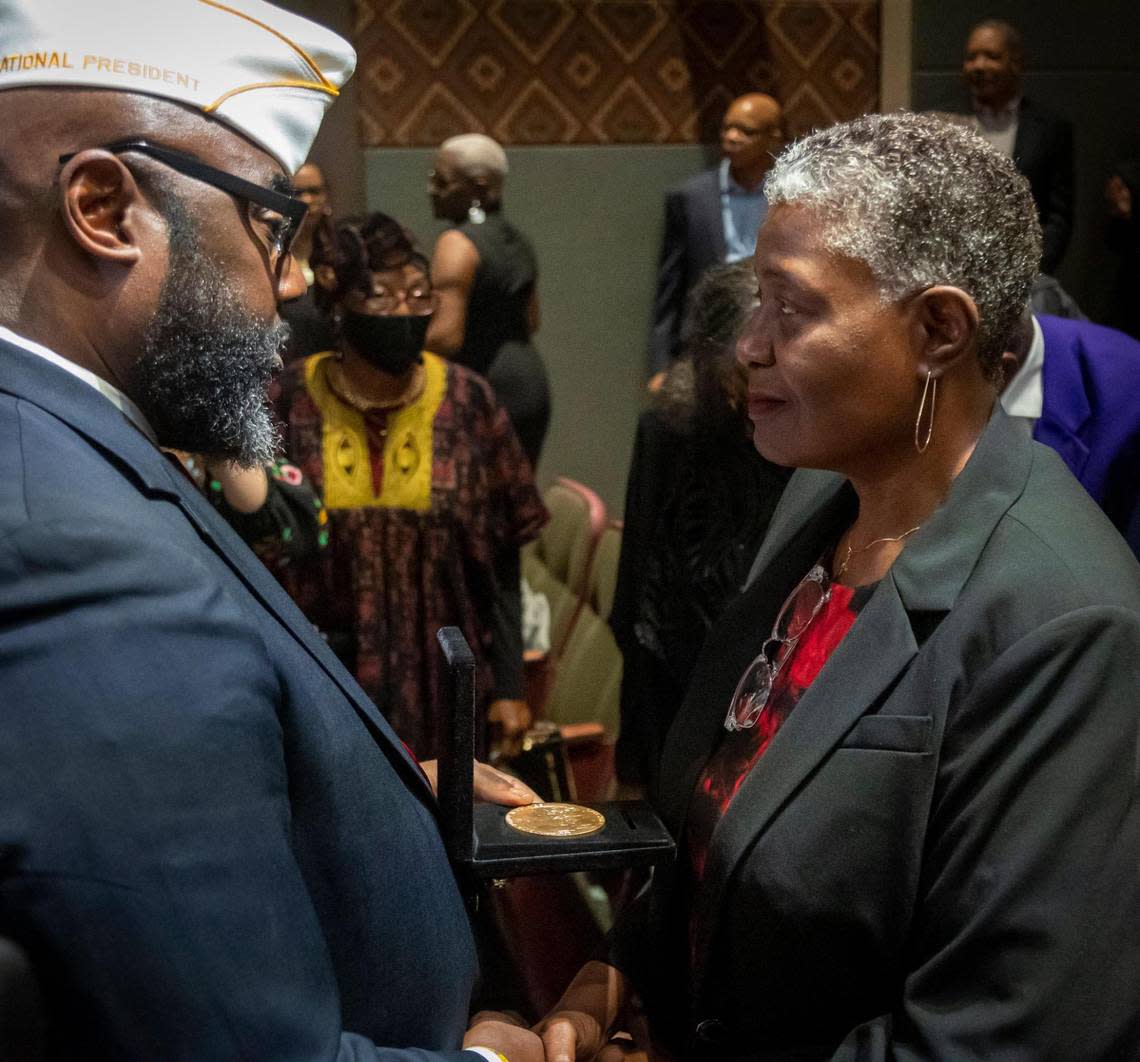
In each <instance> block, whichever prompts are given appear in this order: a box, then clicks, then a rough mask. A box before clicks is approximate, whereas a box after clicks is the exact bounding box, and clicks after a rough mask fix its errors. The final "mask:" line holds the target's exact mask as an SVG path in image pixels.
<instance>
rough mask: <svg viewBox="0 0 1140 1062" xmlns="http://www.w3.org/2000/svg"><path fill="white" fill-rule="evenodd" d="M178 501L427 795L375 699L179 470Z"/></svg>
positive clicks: (420, 776) (174, 482) (174, 476)
mask: <svg viewBox="0 0 1140 1062" xmlns="http://www.w3.org/2000/svg"><path fill="white" fill-rule="evenodd" d="M169 473H170V480H171V485H172V486H173V488H174V490H175V492H176V495H177V496H176V498H175V502H176V504H177V505H178V507H179V509H181V510H182V513H183V515H184V516H185V517H186V519H188V520H189V521H190V522H191V523H192V524H193V525H194V528H195V530H196V531H197V532H198V534H199V535H200V536H201V537H202V538H203V539H204V540H205V542H206V544H207V545H209V546H210V548H211V549H212V550H213V551H214V552H215V553H216V554H217V555H218V556H219V557H220V558H221V559H222V560H223V561H225V563H226V564H227V565H228V566H229V568H230V569H231V570H232V571H233V572H234V574H235V575H236V576H237V577H238V578H239V579H240V580H241V581H242V583H244V584H245V587H246V589H247V590H249V592H250V593H251V594H252V595H253V596H254V597H255V598H256V599H257V601H258V602H259V603H260V604H261V605H262V606H263V607H264V608H265V609H266V610H267V611H268V612H269V613H270V614H272V616H273V617H274V619H276V620H277V622H278V623H280V624H281V626H282V627H284V628H285V630H286V631H287V632H288V633H289V634H290V635H291V636H292V637H293V639H294V640H295V641H296V642H297V643H298V644H299V645H300V646H301V647H302V648H303V649H304V650H305V651H306V652H308V653H309V655H310V656H311V657H313V659H314V660H315V661H316V662H317V664H319V665H320V667H321V669H322V670H323V671H324V672H325V674H326V675H327V676H328V677H329V678H330V679H331V680H332V681H333V682H334V683H335V684H336V685H337V687H339V689H340V690H341V692H342V693H343V694H344V695H345V697H347V698H348V700H349V702H350V703H351V704H352V706H353V708H354V709H355V711H356V713H357V715H359V716H360V717H361V720H362V721H363V722H364V724H365V726H366V727H367V728H368V730H369V732H371V733H372V735H373V737H374V738H377V739H378V740H379V741H380V742H381V744H382V745H384V746H386V747H387V748H389V749H390V750H391V751H392V752H393V753H394V754H395V756H396V757H398V759H399V761H400V762H401V764H402V767H403V769H404V773H405V774H406V775H407V776H408V777H414V778H415V780H416V781H415V785H416V786H418V787H419V788H420V789H421V790H422V789H424V788H426V787H427V782H426V779H425V778H424V774H423V771H422V770H420V768H419V766H418V765H417V764H416V763H415V761H414V760H413V759H412V758H411V756H410V755H409V753H408V751H407V747H406V746H405V745H404V743H403V742H402V741H401V740H400V739H399V738H398V737H397V736H396V734H395V732H394V731H393V730H392V728H391V726H390V725H389V723H388V721H387V720H386V719H385V718H384V717H383V715H381V713H380V711H379V709H378V708H377V707H376V705H375V704H373V703H372V701H371V699H370V698H369V697H368V696H367V695H366V694H365V693H364V691H363V690H361V689H360V687H359V686H358V685H357V683H356V681H355V680H354V679H353V678H352V676H351V675H350V674H349V673H348V671H347V670H346V669H345V667H344V665H343V664H342V663H341V662H340V661H339V660H338V659H337V657H336V655H335V654H334V653H333V652H332V650H331V649H329V647H328V645H327V644H326V643H325V641H324V639H322V638H321V637H319V636H318V635H317V633H316V631H315V629H314V627H313V625H312V624H311V623H310V622H309V620H308V619H307V618H306V617H305V615H304V614H303V613H302V612H301V611H300V609H298V608H297V606H296V604H294V602H293V600H292V598H290V597H289V595H288V594H287V593H285V590H284V589H283V588H282V586H281V584H280V583H278V582H277V580H276V579H274V578H273V576H272V575H270V573H269V571H268V569H267V568H266V567H265V565H263V564H262V563H261V561H260V560H258V558H257V556H256V555H255V554H254V553H253V551H252V550H250V548H249V547H248V546H247V545H246V544H245V543H244V542H243V541H242V540H241V539H240V537H239V536H238V535H237V533H236V532H235V531H234V530H233V529H232V528H231V527H230V526H229V524H227V523H226V522H225V520H223V519H222V517H221V516H220V515H219V514H218V513H217V512H215V510H214V508H213V507H212V506H211V505H210V503H209V502H208V501H207V500H206V499H205V498H204V497H203V496H202V495H201V494H200V493H199V491H198V490H197V489H196V488H195V487H194V485H193V484H192V483H191V482H190V481H189V480H188V479H187V478H186V477H185V476H181V475H179V474H178V473H177V472H176V471H175V470H174V469H170V470H169Z"/></svg>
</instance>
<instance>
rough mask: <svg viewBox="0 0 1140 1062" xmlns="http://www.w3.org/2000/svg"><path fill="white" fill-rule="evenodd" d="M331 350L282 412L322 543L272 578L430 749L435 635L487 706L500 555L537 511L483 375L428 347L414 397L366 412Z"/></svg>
mask: <svg viewBox="0 0 1140 1062" xmlns="http://www.w3.org/2000/svg"><path fill="white" fill-rule="evenodd" d="M334 358H335V354H333V353H331V352H326V353H323V354H315V355H313V356H312V357H310V358H307V359H306V360H305V361H304V362H302V363H300V364H299V366H298V367H297V369H296V370H294V371H296V372H297V373H298V377H299V378H298V379H297V380H296V382H295V386H294V387H293V388H292V389H291V392H292V393H291V394H287V398H286V402H287V407H288V408H287V409H286V410H284V411H283V412H284V413H285V420H286V424H287V449H288V452H289V455H290V457H291V458H292V459H293V461H294V462H295V463H296V464H297V465H298V466H299V467H300V468H301V470H302V472H303V473H304V475H305V478H306V479H307V480H308V481H309V482H311V483H312V484H313V486H314V487H315V489H316V490H317V492H318V493H319V494H320V495H321V496H322V498H323V499H324V502H325V507H326V509H327V510H328V515H329V523H328V528H329V544H328V548H327V549H326V550H324V551H323V552H322V553H321V554H320V555H318V556H317V557H315V558H313V559H312V560H311V561H310V562H308V563H303V564H295V565H294V566H293V567H292V568H290V569H287V570H285V571H284V572H282V573H281V578H282V581H283V582H284V583H285V586H286V588H287V589H288V590H289V592H290V593H291V594H292V595H293V597H294V598H295V600H296V601H297V603H298V604H299V605H300V606H301V608H302V610H303V611H304V612H305V614H306V615H307V616H308V617H309V618H310V619H311V620H312V621H313V622H314V623H315V624H316V625H317V627H318V628H320V630H321V631H322V632H324V634H325V635H326V637H327V638H328V640H329V643H330V645H332V647H333V648H334V649H335V650H336V651H337V653H338V654H339V655H340V656H341V657H342V659H343V660H344V661H345V662H346V663H347V664H348V666H349V667H350V668H351V669H352V671H353V673H354V674H355V675H356V678H357V680H358V681H359V682H360V684H361V685H362V686H363V687H364V689H365V691H366V692H367V693H368V694H369V696H371V697H372V698H373V699H374V700H375V701H376V703H377V705H378V706H379V707H380V709H381V710H382V711H383V712H384V713H385V715H386V716H387V717H388V720H389V721H390V722H391V723H392V725H393V727H394V728H395V729H396V731H397V733H399V734H400V736H401V737H402V738H403V739H404V740H405V741H406V742H407V743H408V744H409V745H410V746H411V748H412V749H413V750H414V751H415V753H416V755H417V756H420V757H421V758H426V757H431V756H434V755H436V753H437V749H438V745H439V741H440V721H441V718H442V712H443V710H444V708H445V706H446V698H447V696H448V693H447V689H448V687H447V673H446V668H445V667H444V663H443V659H442V654H441V653H440V650H439V647H438V645H437V643H436V632H437V631H438V630H439V628H440V627H442V626H446V625H454V626H457V627H459V628H460V629H461V630H462V631H463V633H464V635H465V637H466V638H467V640H468V642H469V643H470V644H471V648H472V650H473V651H474V653H475V656H476V662H477V672H476V675H477V688H478V691H479V694H480V695H481V700H482V704H483V707H484V708H485V706H486V703H487V701H488V698H489V693H490V691H491V689H492V681H493V676H492V674H491V668H490V659H489V653H490V649H491V638H492V634H491V622H490V619H491V613H492V608H493V605H494V601H495V595H496V578H495V565H496V560H497V558H498V556H499V555H500V554H501V552H502V551H504V550H517V549H518V547H520V546H521V545H523V544H524V543H525V542H528V541H529V540H530V539H532V538H534V537H535V536H536V535H537V534H538V531H539V528H540V527H541V526H542V524H543V523H544V522H545V520H546V510H545V508H544V507H543V504H542V500H541V498H540V497H539V494H538V491H537V489H536V487H535V485H534V479H533V475H532V473H531V468H530V465H529V463H528V462H527V460H526V457H525V456H524V455H523V452H522V449H521V447H520V446H519V443H518V440H517V438H516V437H515V434H514V432H513V431H512V430H511V426H510V422H509V421H508V419H507V415H506V413H505V412H504V411H503V409H502V408H501V407H500V406H498V405H497V404H496V402H495V399H494V397H493V396H492V394H491V390H490V387H489V386H488V385H487V383H486V381H485V380H483V378H482V377H480V376H477V375H476V374H475V373H473V372H470V371H468V370H467V369H464V368H463V367H462V366H459V365H455V364H451V363H448V362H446V361H444V360H443V359H442V358H438V357H436V356H435V355H433V354H428V353H425V354H424V372H425V384H424V389H423V392H422V394H421V395H420V397H419V398H418V399H416V400H415V401H414V402H412V403H411V404H409V405H407V406H403V407H401V408H399V409H395V410H372V411H369V412H368V413H361V412H359V411H358V410H356V409H355V408H353V407H352V406H349V405H347V404H346V403H345V402H343V401H342V400H341V399H340V398H339V396H338V395H336V394H335V393H334V392H333V391H332V389H331V388H330V386H329V382H328V370H329V367H330V366H331V365H332V364H333V360H334Z"/></svg>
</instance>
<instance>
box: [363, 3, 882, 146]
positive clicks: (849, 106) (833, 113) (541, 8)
mask: <svg viewBox="0 0 1140 1062" xmlns="http://www.w3.org/2000/svg"><path fill="white" fill-rule="evenodd" d="M355 11H356V34H355V36H356V47H357V51H358V52H359V55H360V74H359V82H358V84H359V100H360V125H361V142H362V143H363V144H364V145H365V146H383V145H399V146H411V145H415V146H434V145H435V144H438V143H439V142H440V141H441V140H443V139H445V138H446V137H448V136H452V135H453V134H456V133H468V132H484V133H488V134H490V135H491V136H493V137H495V139H497V140H499V141H501V142H502V143H504V144H660V143H708V142H712V141H715V140H716V139H717V126H718V124H719V122H720V118H721V115H722V114H723V112H724V108H725V105H726V103H727V102H728V101H729V100H731V99H732V98H733V97H735V96H738V95H740V94H741V93H743V92H747V91H749V90H752V89H758V90H760V91H765V92H771V93H772V94H773V95H775V96H776V97H777V98H778V99H780V100H781V101H782V102H783V104H784V110H785V115H786V117H787V123H788V127H789V131H790V132H791V133H792V134H798V133H801V132H806V131H807V130H809V129H812V128H817V127H819V126H822V125H829V124H831V123H832V122H836V121H840V120H843V119H845V118H852V117H854V116H855V115H858V114H862V113H864V112H866V111H872V110H874V109H875V108H876V107H877V105H878V98H879V43H878V42H879V0H355Z"/></svg>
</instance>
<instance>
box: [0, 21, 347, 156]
mask: <svg viewBox="0 0 1140 1062" xmlns="http://www.w3.org/2000/svg"><path fill="white" fill-rule="evenodd" d="M355 65H356V53H355V52H354V51H353V50H352V47H351V46H350V45H349V44H348V42H347V41H345V40H344V39H342V38H341V37H339V36H337V34H335V33H333V32H332V31H331V30H328V29H325V28H324V27H323V26H318V25H317V24H316V23H314V22H310V21H309V20H308V19H304V18H301V17H300V16H298V15H293V14H290V13H289V12H287V11H282V10H281V8H279V7H275V6H274V5H273V4H268V3H265V2H264V0H103V2H102V3H97V2H95V0H0V90H4V89H13V88H28V87H32V86H48V85H51V86H62V87H74V88H80V87H87V88H100V89H115V90H118V91H120V92H142V93H147V94H149V95H152V96H163V97H166V98H167V99H171V100H177V101H178V102H180V103H184V104H187V105H188V106H190V107H193V108H195V109H197V110H200V111H202V112H203V113H204V114H208V115H210V116H211V117H212V118H217V119H219V120H220V121H223V122H225V123H227V124H228V125H231V126H233V127H234V128H235V129H238V130H240V131H241V132H242V133H244V134H245V135H246V136H248V137H249V138H250V139H251V140H253V141H254V142H255V143H257V144H260V145H261V146H262V147H264V148H265V149H266V150H267V151H268V152H270V153H271V154H272V155H274V156H275V157H276V158H277V159H278V160H279V161H280V162H281V164H282V166H284V167H285V169H286V171H287V172H289V173H292V172H294V171H295V170H296V169H297V168H298V167H299V166H300V165H301V163H303V162H304V161H305V158H306V156H307V155H308V153H309V148H310V146H311V145H312V143H313V138H314V137H315V136H316V135H317V130H318V129H319V128H320V124H321V120H322V119H323V118H324V114H325V110H326V109H327V108H328V106H329V104H330V103H332V101H333V100H334V99H336V96H337V93H338V91H339V90H340V86H341V85H343V84H344V83H345V82H346V81H347V80H348V78H349V77H350V76H351V74H352V70H353V67H354V66H355Z"/></svg>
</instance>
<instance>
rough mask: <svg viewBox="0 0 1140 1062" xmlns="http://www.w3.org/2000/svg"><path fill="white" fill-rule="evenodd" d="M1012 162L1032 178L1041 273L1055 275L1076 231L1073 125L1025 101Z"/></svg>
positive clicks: (1031, 186)
mask: <svg viewBox="0 0 1140 1062" xmlns="http://www.w3.org/2000/svg"><path fill="white" fill-rule="evenodd" d="M1013 161H1014V162H1015V163H1016V164H1017V168H1018V169H1019V170H1020V171H1021V172H1022V173H1023V174H1025V176H1026V177H1027V178H1028V179H1029V186H1030V188H1032V189H1033V199H1034V202H1036V204H1037V216H1038V217H1039V218H1040V219H1041V229H1042V236H1043V246H1042V253H1041V272H1042V273H1049V274H1053V273H1055V272H1056V271H1057V266H1058V265H1060V263H1061V258H1062V257H1063V256H1064V254H1065V248H1066V247H1068V245H1069V237H1070V236H1071V235H1072V232H1073V210H1074V200H1075V185H1076V160H1075V158H1074V155H1073V125H1072V123H1071V122H1069V121H1067V120H1066V119H1064V118H1061V117H1059V116H1058V115H1056V114H1054V113H1053V112H1052V111H1050V110H1048V109H1047V108H1045V107H1042V106H1041V105H1040V104H1037V103H1034V102H1033V101H1032V100H1027V99H1024V98H1023V99H1022V101H1021V109H1020V111H1019V112H1018V116H1017V139H1016V140H1015V141H1014V144H1013Z"/></svg>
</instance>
